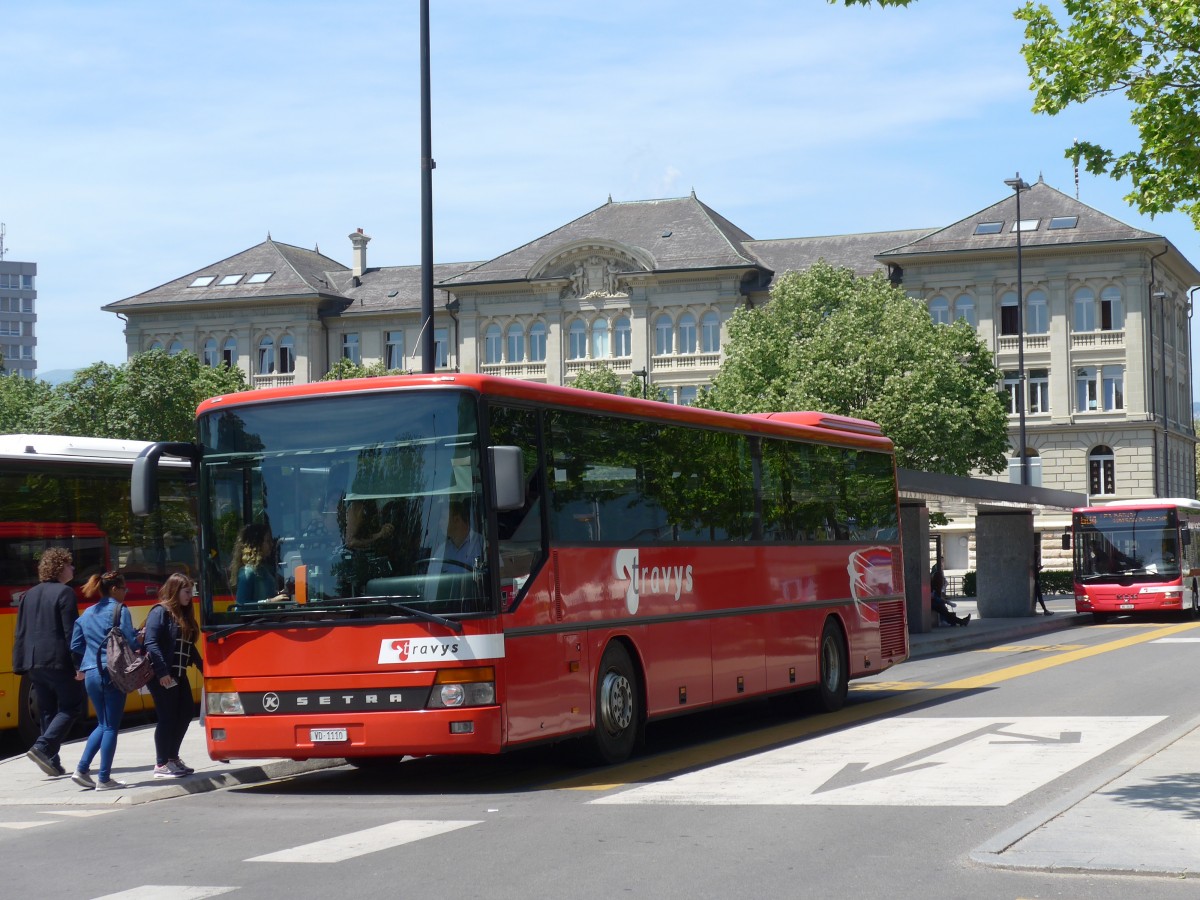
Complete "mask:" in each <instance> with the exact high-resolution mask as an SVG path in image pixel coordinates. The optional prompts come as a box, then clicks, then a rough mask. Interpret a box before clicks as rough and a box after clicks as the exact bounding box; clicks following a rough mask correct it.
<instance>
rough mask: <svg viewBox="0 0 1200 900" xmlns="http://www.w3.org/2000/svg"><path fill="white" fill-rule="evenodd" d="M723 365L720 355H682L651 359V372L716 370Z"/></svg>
mask: <svg viewBox="0 0 1200 900" xmlns="http://www.w3.org/2000/svg"><path fill="white" fill-rule="evenodd" d="M720 365H721V354H720V353H681V354H678V355H676V354H671V355H669V356H655V357H652V358H651V371H652V372H662V371H667V370H669V369H716V368H719V367H720Z"/></svg>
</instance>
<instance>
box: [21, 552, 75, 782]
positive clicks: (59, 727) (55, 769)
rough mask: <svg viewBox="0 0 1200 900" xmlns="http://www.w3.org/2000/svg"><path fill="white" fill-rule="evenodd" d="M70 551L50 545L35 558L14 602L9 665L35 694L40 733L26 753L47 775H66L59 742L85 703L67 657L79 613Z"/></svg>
mask: <svg viewBox="0 0 1200 900" xmlns="http://www.w3.org/2000/svg"><path fill="white" fill-rule="evenodd" d="M74 577H75V566H74V560H73V559H72V557H71V551H70V550H68V549H67V548H65V547H48V548H46V550H45V551H43V553H42V555H41V558H39V559H38V584H37V585H35V586H34V587H32V588H30V589H29V590H28V591H26V592H25V596H24V597H22V598H21V602H20V606H18V607H17V626H16V632H15V633H14V635H13V658H12V670H13V672H14V673H16V674H17V675H24V676H25V677H26V678H28V679H29V682H30V684H31V686H32V687H33V692H34V696H35V697H37V704H38V714H39V715H40V717H41V726H42V733H41V734H40V735H39V736H38V739H37V740H36V741H35V742H34V744H33V746H32V747H30V748H29V752H28V753H26V754H25V755H26V756H28V757H29V758H30V759H31V760H32V761H33V762H34V763H35V764H36V765H37V767H38V768H39V769H41V770H42V771H43V772H45V773H46V774H47V775H49V776H51V777H57V776H60V775H66V774H67V770H66V769H64V768H63V766H62V763H61V762H60V761H59V758H58V751H59V748H60V747H61V746H62V742H63V741H64V740H66V738H67V735H68V734H69V733H70V731H71V726H72V725H74V724H75V720H76V719H77V718H79V716H80V714H81V713H82V712H83V708H84V706H85V705H86V701H87V698H86V696H85V695H84V693H83V685H82V684H81V682H82V681H83V675H82V673H80V672H79V671H78V670H77V669H76V668H75V664H74V662H73V660H72V659H71V634H72V632H73V630H74V628H75V620H76V619H77V618H79V608H78V607H77V605H76V600H75V592H74V591H73V590H71V588H70V587H68V583H69V582H70V581H71V579H72V578H74Z"/></svg>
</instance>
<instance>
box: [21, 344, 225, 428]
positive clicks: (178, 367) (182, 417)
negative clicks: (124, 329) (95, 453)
mask: <svg viewBox="0 0 1200 900" xmlns="http://www.w3.org/2000/svg"><path fill="white" fill-rule="evenodd" d="M245 389H246V379H245V376H244V375H243V374H242V372H241V370H240V369H233V368H230V367H229V366H218V367H217V368H210V367H208V366H205V365H202V364H201V362H200V360H199V359H198V358H197V357H196V356H194V355H193V354H191V353H179V354H176V355H174V356H171V355H168V354H167V353H166V352H165V351H163V350H151V351H149V352H147V353H139V354H138V355H136V356H134V357H131V358H130V359H129V361H128V362H126V363H124V364H123V365H120V366H114V365H111V364H109V363H96V364H94V365H91V366H88V367H87V368H84V369H81V370H80V371H78V372H76V373H75V376H74V377H73V378H72V379H71V380H70V381H67V382H64V383H63V384H60V385H58V386H57V387H56V388H54V390H53V392H52V394H51V396H50V398H49V400H48V402H47V403H46V404H45V406H44V407H43V410H44V412H43V419H42V423H43V425H44V429H45V430H46V431H49V432H51V433H54V434H77V435H84V436H89V437H109V438H123V439H126V440H142V441H186V440H191V439H192V438H193V437H194V435H195V415H196V407H197V406H199V405H200V402H201V401H202V400H206V399H207V398H209V397H214V396H216V395H218V394H230V393H235V392H237V391H243V390H245Z"/></svg>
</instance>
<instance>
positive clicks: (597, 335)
mask: <svg viewBox="0 0 1200 900" xmlns="http://www.w3.org/2000/svg"><path fill="white" fill-rule="evenodd" d="M592 359H608V319H604V318H600V319H597V320H596V321H595V322H593V323H592Z"/></svg>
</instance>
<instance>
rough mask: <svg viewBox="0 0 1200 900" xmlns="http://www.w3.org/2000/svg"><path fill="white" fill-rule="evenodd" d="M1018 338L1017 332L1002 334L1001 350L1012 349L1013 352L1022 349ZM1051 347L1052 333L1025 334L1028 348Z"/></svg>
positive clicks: (1026, 347) (1040, 348)
mask: <svg viewBox="0 0 1200 900" xmlns="http://www.w3.org/2000/svg"><path fill="white" fill-rule="evenodd" d="M1017 344H1018V338H1017V335H1015V334H1004V335H1001V336H1000V350H1001V352H1003V351H1006V350H1011V351H1013V352H1015V351H1017V350H1018V349H1020V348H1019V347H1018V346H1017ZM1049 347H1050V335H1048V334H1027V335H1025V349H1026V350H1047V349H1049Z"/></svg>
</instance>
